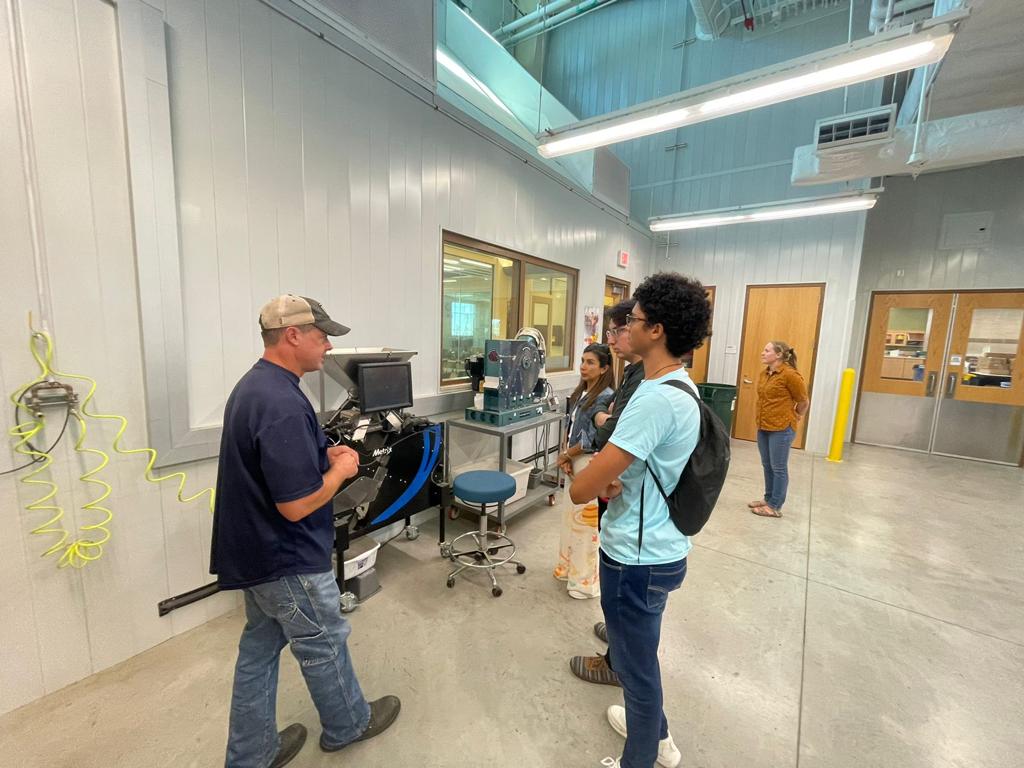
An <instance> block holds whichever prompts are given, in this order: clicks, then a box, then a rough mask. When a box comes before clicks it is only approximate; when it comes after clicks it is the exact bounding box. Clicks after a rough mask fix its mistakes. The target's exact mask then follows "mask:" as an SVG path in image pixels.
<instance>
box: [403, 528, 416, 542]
mask: <svg viewBox="0 0 1024 768" xmlns="http://www.w3.org/2000/svg"><path fill="white" fill-rule="evenodd" d="M419 537H420V529H419V527H418V526H415V525H409V526H406V528H405V538H407V539H408V540H409V541H416V539H418V538H419Z"/></svg>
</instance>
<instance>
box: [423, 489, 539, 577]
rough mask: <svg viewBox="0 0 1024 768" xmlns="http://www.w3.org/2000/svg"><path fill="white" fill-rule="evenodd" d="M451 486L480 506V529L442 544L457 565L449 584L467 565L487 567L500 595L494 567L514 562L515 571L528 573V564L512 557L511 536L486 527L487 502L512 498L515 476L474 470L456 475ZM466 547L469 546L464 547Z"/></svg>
mask: <svg viewBox="0 0 1024 768" xmlns="http://www.w3.org/2000/svg"><path fill="white" fill-rule="evenodd" d="M452 488H453V491H454V493H455V495H456V496H458V497H459V498H460V499H462V500H463V501H467V502H473V503H476V504H479V505H480V530H478V531H470V532H469V533H464V534H462V535H461V536H456V537H455V538H454V539H452V541H451V543H450V544H444V545H443V546H442V547H441V554H442V555H444V556H445V557H447V558H448V559H449V560H451V561H452V562H453V563H457V564H458V567H457V568H456V569H455V570H454V571H452V572H451V573H449V574H448V586H449V587H454V586H455V577H456V576H458V575H459V574H460V573H462V572H463V571H464V570H466V569H467V568H480V569H483V570H486V571H487V575H488V576H490V577H491V594H492V595H494V596H495V597H501V587H499V586H498V580H497V579H496V578H494V569H495V568H498V567H500V566H502V565H506V564H507V563H511V564H513V565H515V567H516V573H525V572H526V566H525V565H523V564H522V563H520V562H519V561H518V560H515V559H513V558H515V556H516V545H515V544H514V543H513V542H512V539H510V538H509V537H508V536H505V535H504V534H501V533H495V532H493V531H489V530H487V505H488V504H499V503H501V502H503V501H505V500H506V499H510V498H512V496H513V495H515V492H516V481H515V478H514V477H512V475H509V474H506V473H504V472H491V471H487V470H474V471H472V472H463V473H462V474H461V475H459V476H458V477H456V478H455V482H454V483H453V485H452ZM463 546H466V547H469V548H468V549H462V548H461V547H463ZM503 550H504V551H503Z"/></svg>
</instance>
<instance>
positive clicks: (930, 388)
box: [924, 371, 939, 397]
mask: <svg viewBox="0 0 1024 768" xmlns="http://www.w3.org/2000/svg"><path fill="white" fill-rule="evenodd" d="M938 378H939V374H938V373H936V372H935V371H929V372H928V383H927V384H926V385H925V388H924V396H925V397H931V396H932V395H934V394H935V382H936V380H937V379H938Z"/></svg>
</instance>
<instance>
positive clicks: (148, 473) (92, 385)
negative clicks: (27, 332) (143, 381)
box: [33, 331, 213, 513]
mask: <svg viewBox="0 0 1024 768" xmlns="http://www.w3.org/2000/svg"><path fill="white" fill-rule="evenodd" d="M38 335H40V336H42V337H43V338H44V339H45V341H46V355H45V358H44V362H43V364H44V365H45V366H46V370H47V371H49V373H51V374H52V375H54V376H58V377H60V378H64V379H77V380H78V381H84V382H87V383H88V384H89V393H88V394H87V395H86V396H85V397H84V398H82V406H81V408H80V410H81V412H82V414H83V415H85V416H88V417H89V418H92V419H109V420H112V421H116V422H118V423H119V424H120V427H118V430H117V434H116V435H114V442H113V447H114V450H115V451H116V452H117V453H120V454H122V455H125V456H127V455H129V454H132V453H144V454H146V455H147V456H149V461H148V462H147V464H146V469H145V473H144V474H145V478H146V480H148V481H149V482H151V483H162V482H163V481H164V480H171V479H172V478H177V479H178V493H177V497H178V501H180V502H181V503H182V504H185V503H187V502H190V501H195V500H196V499H198V498H201V497H203V496H204V495H207V494H209V497H210V498H209V502H208V505H207V506H208V507H209V509H210V512H211V513H212V512H213V488H204V489H203V490H201V491H199V492H198V493H194V494H192V495H191V496H183V495H182V494H184V492H185V482H186V481H187V480H188V476H187V475H186V474H185V473H184V472H171V473H170V474H167V475H163V476H161V477H153V465H154V464H155V463H156V459H157V452H156V451H155V450H153V449H152V448H148V447H147V448H122V447H121V445H120V443H121V438H122V437H123V436H124V433H125V430H126V429H128V419H126V418H125V417H124V416H120V415H118V414H116V413H114V414H111V413H92V412H90V411H89V403H90V402H91V401H92V397H93V395H94V394H95V393H96V380H95V379H93V378H90V377H89V376H83V375H81V374H77V373H64V372H63V371H58V370H56V369H55V368H54V367H53V365H52V360H53V341H52V340H51V339H50V335H49V334H48V333H46V332H45V331H40V332H38ZM33 354H34V352H33Z"/></svg>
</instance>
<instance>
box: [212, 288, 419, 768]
mask: <svg viewBox="0 0 1024 768" xmlns="http://www.w3.org/2000/svg"><path fill="white" fill-rule="evenodd" d="M260 329H261V331H262V334H263V345H264V351H263V358H262V359H260V360H259V361H257V363H256V364H255V365H254V366H253V367H252V368H251V369H250V370H249V371H248V373H246V374H245V375H244V376H243V377H242V378H241V379H240V380H239V382H238V384H236V385H235V388H234V390H233V391H232V392H231V396H230V397H229V398H228V402H227V407H226V408H225V409H224V429H223V433H222V436H221V445H220V464H219V467H218V473H217V496H216V507H215V509H214V513H213V545H212V553H211V557H210V572H211V573H214V574H216V575H217V582H218V584H219V585H220V588H221V589H241V590H243V591H244V592H245V616H246V625H245V629H244V630H243V632H242V638H241V640H240V641H239V643H238V662H237V663H236V665H235V682H234V690H233V692H232V696H231V719H230V723H229V726H228V747H227V758H226V761H225V765H226V766H227V768H267V766H270V768H280V766H283V765H285V764H287V763H288V762H290V761H291V759H292V758H293V757H295V755H297V754H298V752H299V750H300V749H302V745H303V744H304V743H305V741H306V729H305V728H304V727H303V726H302V725H301V724H299V723H294V724H292V725H290V726H288V727H287V728H286V729H285V730H283V731H282V732H281V733H278V732H277V722H276V714H275V713H276V706H277V672H278V663H279V661H280V656H281V651H282V650H283V649H284V647H285V645H288V644H290V645H291V649H292V653H293V654H294V655H295V658H296V659H297V660H298V662H299V666H300V667H301V669H302V674H303V676H304V677H305V679H306V687H307V688H308V689H309V694H310V696H311V697H312V699H313V703H314V704H315V705H316V708H317V712H318V713H319V715H320V725H321V727H322V729H323V733H322V734H321V736H320V748H321V749H323V750H324V751H326V752H333V751H336V750H339V749H341V748H342V747H344V746H346V745H347V744H351V743H352V742H354V741H362V740H365V739H369V738H372V737H374V736H377V735H378V734H380V733H382V732H383V731H384V730H385V729H387V728H388V727H389V726H390V725H391V724H392V723H393V722H394V721H395V719H396V718H397V717H398V712H399V710H400V709H401V703H400V702H399V700H398V698H397V697H395V696H385V697H383V698H381V699H378V700H376V701H372V702H369V703H367V701H366V699H365V698H363V692H362V690H361V689H360V687H359V681H358V680H357V679H356V674H355V671H354V670H353V668H352V659H351V657H350V656H349V653H348V646H347V643H346V639H347V638H348V636H349V633H350V632H351V628H350V627H349V625H348V622H347V621H346V620H345V619H344V618H343V617H342V615H341V611H340V603H339V599H340V595H339V592H338V584H337V582H336V581H335V579H334V571H333V568H332V564H331V551H332V546H333V543H334V520H333V516H332V514H331V500H332V499H333V498H334V494H335V493H337V492H338V488H340V487H341V484H342V483H343V482H344V481H345V480H348V479H349V478H352V477H355V476H356V474H357V473H358V471H359V458H358V454H357V453H356V452H355V451H354V450H352V449H351V448H347V447H344V446H334V447H328V445H327V438H326V436H325V435H324V433H323V430H321V429H320V425H319V423H318V422H317V418H316V413H315V412H314V411H313V406H312V405H311V404H310V402H309V400H308V398H307V397H306V396H305V394H303V392H302V390H301V389H299V379H300V378H301V377H302V376H303V374H306V373H309V372H310V371H318V370H320V369H321V368H322V367H323V363H324V355H325V354H326V353H327V351H328V350H329V349H331V343H330V341H328V336H341V335H343V334H346V333H348V331H349V329H348V328H346V327H345V326H343V325H341V324H340V323H336V322H335V321H334V320H332V319H331V318H330V317H329V316H328V315H327V313H326V312H325V311H324V308H323V307H322V306H320V303H319V302H317V301H314V300H312V299H307V298H303V297H301V296H293V295H291V294H285V295H283V296H278V297H277V298H276V299H272V300H271V301H269V302H267V303H266V304H265V305H264V307H263V309H262V310H261V311H260Z"/></svg>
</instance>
